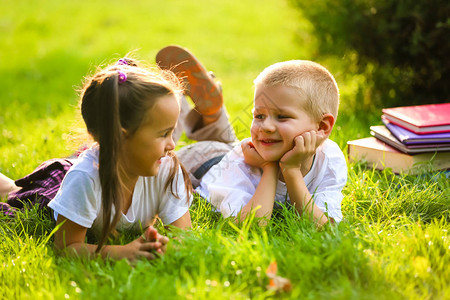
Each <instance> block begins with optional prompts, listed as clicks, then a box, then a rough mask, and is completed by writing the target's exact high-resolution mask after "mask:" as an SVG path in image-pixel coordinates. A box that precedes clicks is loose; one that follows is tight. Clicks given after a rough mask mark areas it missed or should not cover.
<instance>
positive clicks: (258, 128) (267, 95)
mask: <svg viewBox="0 0 450 300" xmlns="http://www.w3.org/2000/svg"><path fill="white" fill-rule="evenodd" d="M317 129H318V123H317V122H314V121H313V120H312V118H311V117H310V116H309V114H308V113H306V111H305V110H304V109H303V107H302V98H301V95H300V93H299V91H298V90H297V89H295V88H291V87H286V86H274V87H263V86H260V87H257V88H256V90H255V100H254V109H253V122H252V127H251V129H250V132H251V136H252V142H253V145H254V146H255V148H256V151H258V153H259V155H261V157H262V158H263V159H264V160H266V161H279V160H280V159H281V157H283V155H284V154H285V153H286V152H288V151H289V150H291V149H292V148H293V146H294V138H295V137H296V136H299V135H301V134H302V133H304V132H306V131H311V130H317Z"/></svg>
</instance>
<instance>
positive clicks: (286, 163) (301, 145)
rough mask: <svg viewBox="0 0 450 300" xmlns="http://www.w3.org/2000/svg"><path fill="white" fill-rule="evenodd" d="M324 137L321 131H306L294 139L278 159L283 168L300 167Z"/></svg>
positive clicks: (314, 151)
mask: <svg viewBox="0 0 450 300" xmlns="http://www.w3.org/2000/svg"><path fill="white" fill-rule="evenodd" d="M325 139H326V137H325V136H324V134H323V133H322V132H317V131H315V130H312V131H307V132H304V133H302V134H301V135H299V136H296V137H295V139H294V147H293V148H292V149H291V150H290V151H288V152H286V154H284V155H283V157H282V158H281V159H280V165H281V166H282V167H283V168H300V167H301V166H302V164H304V163H305V162H306V160H307V159H309V158H311V157H312V156H313V155H314V153H316V150H317V147H319V145H320V144H321V143H322V141H324V140H325Z"/></svg>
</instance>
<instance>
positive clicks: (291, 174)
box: [282, 168, 328, 226]
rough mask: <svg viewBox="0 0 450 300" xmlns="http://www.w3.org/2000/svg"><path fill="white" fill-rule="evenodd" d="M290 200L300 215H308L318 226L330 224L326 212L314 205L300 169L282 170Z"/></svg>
mask: <svg viewBox="0 0 450 300" xmlns="http://www.w3.org/2000/svg"><path fill="white" fill-rule="evenodd" d="M282 172H283V177H284V180H285V182H286V187H287V190H288V193H289V198H290V200H291V203H292V205H294V207H295V209H296V210H297V211H298V212H299V213H300V214H306V215H308V216H310V217H311V218H312V220H313V221H314V222H315V223H316V224H317V225H318V226H322V225H324V224H325V223H327V222H328V218H327V217H326V215H325V214H324V212H323V211H322V210H321V209H320V208H319V207H317V205H316V204H315V203H314V201H313V199H312V196H311V194H310V193H309V191H308V188H307V187H306V184H305V181H304V178H303V175H302V172H301V171H300V169H294V168H293V169H284V170H282Z"/></svg>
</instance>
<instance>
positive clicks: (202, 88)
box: [156, 46, 223, 115]
mask: <svg viewBox="0 0 450 300" xmlns="http://www.w3.org/2000/svg"><path fill="white" fill-rule="evenodd" d="M156 63H157V64H158V66H159V67H160V68H161V69H165V70H170V71H172V72H174V73H175V74H176V75H177V77H178V78H179V79H180V80H182V81H183V82H184V83H185V84H186V94H187V95H188V96H189V97H190V98H191V99H192V101H193V102H194V104H195V109H196V110H197V111H198V112H199V113H201V114H202V115H214V114H216V113H217V112H218V111H219V110H220V108H221V107H222V105H223V97H222V92H221V89H220V86H219V85H218V84H217V83H216V82H215V81H214V79H213V78H212V77H211V75H210V74H209V73H208V71H207V70H206V68H205V67H204V66H203V65H202V64H201V63H200V61H198V59H197V58H196V57H195V56H194V55H193V54H192V53H191V52H189V51H188V50H187V49H184V48H181V47H179V46H167V47H165V48H163V49H161V50H160V51H159V52H158V54H156Z"/></svg>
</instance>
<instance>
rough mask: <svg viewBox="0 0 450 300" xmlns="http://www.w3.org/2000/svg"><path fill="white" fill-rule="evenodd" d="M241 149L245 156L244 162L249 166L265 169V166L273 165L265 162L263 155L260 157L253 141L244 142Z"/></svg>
mask: <svg viewBox="0 0 450 300" xmlns="http://www.w3.org/2000/svg"><path fill="white" fill-rule="evenodd" d="M241 148H242V153H243V154H244V161H245V163H246V164H248V165H249V166H252V167H256V168H260V169H264V167H265V166H267V165H269V164H271V162H268V161H265V160H264V159H263V158H262V157H261V155H259V153H258V152H257V151H256V149H255V146H254V145H253V143H252V142H251V141H248V142H243V143H242V144H241Z"/></svg>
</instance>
